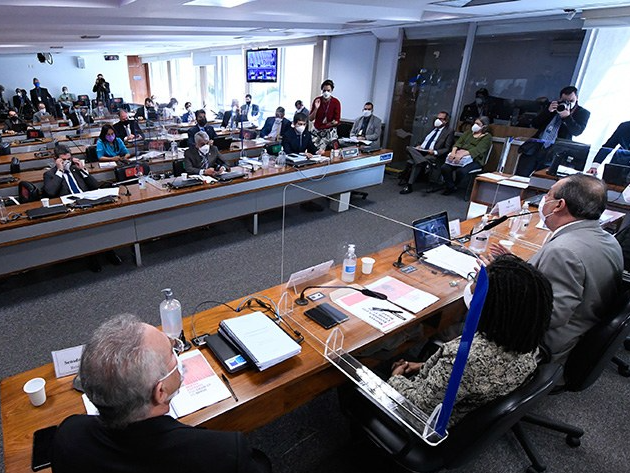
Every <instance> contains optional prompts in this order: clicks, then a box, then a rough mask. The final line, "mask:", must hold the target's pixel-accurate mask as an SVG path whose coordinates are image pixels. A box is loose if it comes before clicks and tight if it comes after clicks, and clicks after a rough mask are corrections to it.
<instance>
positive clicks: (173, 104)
mask: <svg viewBox="0 0 630 473" xmlns="http://www.w3.org/2000/svg"><path fill="white" fill-rule="evenodd" d="M178 105H179V102H178V101H177V99H176V98H175V97H172V98H171V100H170V101H169V102H168V103H167V104H164V106H163V107H162V110H163V116H164V120H172V119H173V117H175V116H176V115H175V111H176V110H177V106H178Z"/></svg>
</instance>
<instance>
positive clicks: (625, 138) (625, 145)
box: [593, 122, 630, 164]
mask: <svg viewBox="0 0 630 473" xmlns="http://www.w3.org/2000/svg"><path fill="white" fill-rule="evenodd" d="M617 145H620V146H621V148H620V149H619V151H621V150H630V122H623V123H621V124H620V125H619V126H618V127H617V129H616V130H615V132H614V133H613V134H612V135H611V136H610V138H608V140H607V141H606V143H604V144H603V145H602V147H601V149H600V150H599V151H598V152H597V155H596V156H595V160H594V161H593V162H594V163H600V164H601V162H602V161H604V159H606V156H608V154H609V153H610V152H611V151H612V149H613V148H614V147H615V146H617ZM619 151H617V153H616V154H615V156H616V155H617V154H620V155H623V154H626V155H627V153H619Z"/></svg>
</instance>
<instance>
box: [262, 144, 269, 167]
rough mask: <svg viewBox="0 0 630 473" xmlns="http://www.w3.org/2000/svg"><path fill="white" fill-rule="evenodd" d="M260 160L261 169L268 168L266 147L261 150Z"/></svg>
mask: <svg viewBox="0 0 630 473" xmlns="http://www.w3.org/2000/svg"><path fill="white" fill-rule="evenodd" d="M260 161H261V162H262V168H263V169H267V168H269V153H267V150H266V149H265V150H263V152H262V154H261V155H260Z"/></svg>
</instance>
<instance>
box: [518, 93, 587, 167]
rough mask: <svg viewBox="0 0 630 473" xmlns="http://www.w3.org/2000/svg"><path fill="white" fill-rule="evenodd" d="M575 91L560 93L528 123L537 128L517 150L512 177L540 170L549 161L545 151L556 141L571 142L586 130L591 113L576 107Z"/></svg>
mask: <svg viewBox="0 0 630 473" xmlns="http://www.w3.org/2000/svg"><path fill="white" fill-rule="evenodd" d="M577 92H578V90H577V89H576V88H575V87H573V86H572V85H570V86H567V87H565V88H563V89H562V90H561V91H560V98H559V99H558V100H554V101H552V102H551V103H550V104H549V107H547V109H546V110H543V111H542V112H540V113H539V114H538V116H537V117H536V118H534V119H533V120H532V126H533V127H535V128H538V131H537V132H536V134H535V135H534V137H533V138H532V139H530V140H527V141H526V142H525V143H523V144H522V145H521V147H520V148H519V153H520V157H519V161H518V166H517V167H516V171H515V174H517V175H519V176H529V175H530V174H531V173H533V172H534V171H537V170H539V169H542V168H544V167H546V166H547V165H548V161H550V159H549V158H550V156H549V151H550V149H551V146H552V145H553V144H554V143H555V142H556V139H558V138H561V139H565V140H571V139H573V137H574V136H579V135H581V134H582V132H583V131H584V128H586V124H587V123H588V119H589V117H590V116H591V113H590V112H589V111H588V110H586V109H585V108H582V107H580V106H579V105H578V95H577Z"/></svg>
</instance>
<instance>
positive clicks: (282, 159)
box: [276, 147, 287, 168]
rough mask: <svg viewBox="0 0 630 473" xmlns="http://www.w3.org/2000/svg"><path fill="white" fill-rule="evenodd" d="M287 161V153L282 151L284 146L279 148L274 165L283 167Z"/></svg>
mask: <svg viewBox="0 0 630 473" xmlns="http://www.w3.org/2000/svg"><path fill="white" fill-rule="evenodd" d="M286 163H287V154H286V153H285V152H284V148H282V147H281V148H280V152H279V153H278V157H277V158H276V167H277V168H283V167H284V165H285V164H286Z"/></svg>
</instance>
